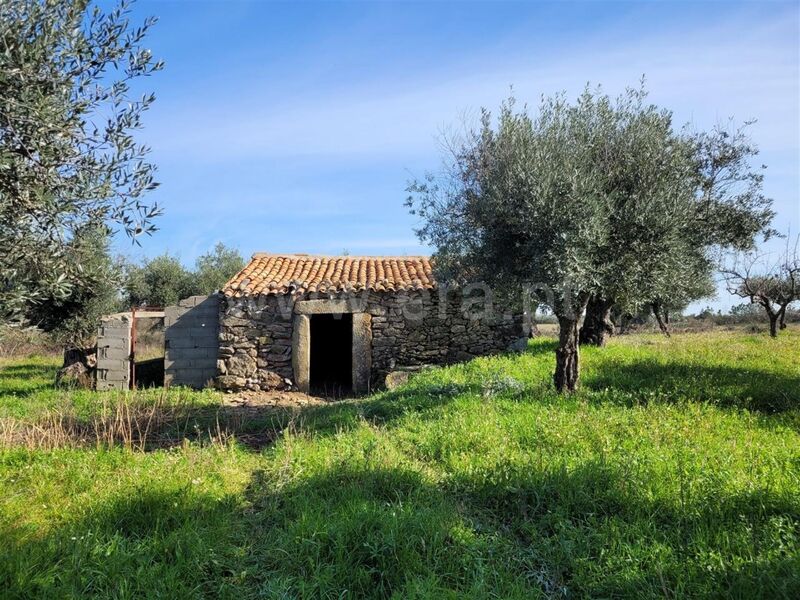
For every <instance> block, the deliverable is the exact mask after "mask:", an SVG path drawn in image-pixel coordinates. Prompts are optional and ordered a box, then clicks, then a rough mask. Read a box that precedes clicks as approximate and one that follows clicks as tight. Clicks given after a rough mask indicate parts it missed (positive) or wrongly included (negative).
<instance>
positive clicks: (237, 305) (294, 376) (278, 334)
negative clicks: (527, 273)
mask: <svg viewBox="0 0 800 600" xmlns="http://www.w3.org/2000/svg"><path fill="white" fill-rule="evenodd" d="M164 319H165V322H164V324H165V358H164V369H165V377H164V382H165V384H166V385H188V386H192V387H203V386H206V385H215V386H217V387H218V388H220V389H224V390H243V389H248V390H270V389H286V388H292V389H298V390H300V391H313V392H317V393H323V394H331V393H333V394H335V395H339V394H342V393H350V392H352V393H363V392H367V391H369V390H370V389H374V388H376V387H381V386H382V385H383V383H384V381H385V379H386V376H387V375H388V374H389V373H393V372H398V371H399V372H403V371H409V370H416V369H419V368H421V367H423V366H425V365H438V364H447V363H452V362H457V361H463V360H468V359H470V358H473V357H475V356H480V355H485V354H491V353H497V352H503V351H506V350H509V349H515V348H516V349H519V348H520V347H522V346H524V344H525V342H526V335H525V332H524V331H523V318H522V314H521V313H520V312H513V311H504V310H503V309H502V307H499V306H497V305H495V304H493V303H492V299H491V295H490V294H489V293H488V291H487V290H486V289H484V287H483V286H466V287H463V288H460V287H458V288H457V287H449V286H446V285H439V284H438V283H437V281H435V279H434V276H433V268H432V265H431V260H430V259H429V258H428V257H423V256H398V257H388V256H387V257H385V256H363V257H361V256H310V255H305V254H255V255H254V256H253V258H252V259H251V261H250V263H249V264H248V265H247V266H246V267H245V268H244V269H242V271H241V272H239V273H238V274H236V275H235V276H234V277H233V278H232V279H231V280H230V281H229V282H228V283H227V284H226V285H225V286H224V287H223V289H222V290H221V291H220V292H219V293H217V294H213V295H211V296H207V297H206V296H198V297H193V298H188V299H186V300H183V301H181V302H180V303H179V305H178V306H174V307H166V308H165V309H164ZM109 325H110V326H109V331H112V332H121V331H124V327H120V325H119V323H117V322H114V323H110V324H109ZM112 342H113V344H112V345H114V346H115V348H114V349H111V348H110V349H109V351H110V352H111V353H112V354H113V355H114V356H115V357H116V356H117V355H118V354H119V355H120V356H121V355H122V354H124V352H121V353H120V352H118V351H117V350H116V349H117V348H121V345H120V343H119V342H118V341H113V340H112ZM103 344H104V339H103V336H102V328H101V336H100V340H99V342H98V376H97V380H98V387H115V386H114V385H105V386H101V382H102V381H104V377H108V376H109V374H110V373H111V372H110V371H108V372H107V373H106V374H105V375H104V373H103V370H102V369H101V364H102V363H103V361H102V357H103V354H104V353H103ZM122 345H124V344H122ZM115 352H116V353H115ZM114 364H116V363H114ZM124 368H125V367H124V365H122V366H120V367H119V369H123V370H124ZM112 378H113V377H112Z"/></svg>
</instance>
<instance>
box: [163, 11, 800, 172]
mask: <svg viewBox="0 0 800 600" xmlns="http://www.w3.org/2000/svg"><path fill="white" fill-rule="evenodd" d="M794 16H795V15H794V14H793V13H792V14H791V15H787V14H780V13H778V14H776V15H775V16H774V17H773V18H772V19H771V20H769V21H767V22H762V23H760V24H759V25H757V26H754V24H753V23H752V22H751V21H750V20H749V19H745V18H738V19H732V20H727V21H721V22H719V23H718V24H717V25H716V26H711V27H709V25H708V23H698V24H695V25H693V26H691V25H690V26H689V27H687V28H685V29H682V30H680V31H675V30H671V31H668V32H664V33H661V34H658V35H653V34H652V32H650V33H639V34H636V35H631V34H630V33H629V32H628V31H625V30H621V31H619V32H616V33H619V37H618V38H612V36H611V35H610V33H609V32H605V33H603V34H598V35H596V36H594V37H593V38H591V39H587V40H584V42H583V43H582V44H580V45H577V46H572V47H571V48H569V49H568V50H566V51H563V53H561V54H559V55H558V56H555V57H554V56H553V54H552V53H547V54H546V59H542V58H540V56H541V55H543V53H542V52H541V49H539V50H537V48H536V47H535V46H532V47H531V49H530V51H529V54H528V55H527V56H526V58H524V59H522V60H517V61H514V62H509V61H507V60H506V59H505V58H504V55H503V54H502V53H500V54H499V55H497V56H482V57H480V58H479V59H476V61H477V64H476V61H473V62H471V61H469V60H465V61H464V62H460V63H458V62H457V63H455V64H448V65H440V66H436V65H432V66H431V68H430V69H429V70H428V71H427V72H423V73H419V74H416V75H414V76H413V77H412V76H409V75H407V74H406V75H403V76H400V77H398V76H396V74H393V73H387V74H386V75H385V76H383V77H380V78H376V79H372V80H368V81H364V82H362V83H361V84H360V85H359V86H358V87H355V88H349V89H313V88H310V89H308V90H307V93H306V94H305V95H304V96H303V97H302V99H301V100H300V101H294V99H293V101H292V102H291V103H288V102H283V103H279V102H271V103H266V104H260V103H259V98H260V97H267V94H266V93H265V92H264V90H263V89H259V87H258V86H254V87H252V88H248V89H245V90H241V89H237V90H230V92H229V94H228V95H225V94H222V95H220V96H219V97H217V98H214V99H213V101H212V102H206V103H204V104H203V105H202V106H198V107H196V108H194V109H190V110H188V111H186V110H182V111H173V110H171V108H170V107H166V110H167V111H168V112H169V119H168V120H166V121H164V122H161V123H158V124H157V129H158V132H159V137H158V139H157V140H155V141H154V145H156V146H157V148H158V149H159V154H162V155H167V156H169V155H172V156H175V155H180V156H181V157H182V158H191V159H192V160H196V161H200V162H204V161H209V162H218V161H236V160H241V159H243V158H247V159H252V158H253V157H255V156H257V157H261V158H262V159H265V160H276V161H285V160H293V159H311V160H313V159H321V158H327V159H332V160H336V161H346V160H350V159H352V158H358V159H359V160H366V161H370V160H377V161H381V160H396V159H398V158H402V157H419V155H420V154H421V153H422V154H425V155H429V154H430V153H431V152H433V151H434V150H435V144H434V142H433V137H434V135H435V133H436V132H437V131H438V130H439V129H440V128H441V127H442V126H444V125H446V124H448V123H452V122H453V120H454V118H456V117H457V116H458V114H460V113H461V112H462V111H464V110H470V109H475V108H477V107H479V106H481V105H486V106H489V107H494V106H496V105H497V104H498V102H499V101H500V100H501V99H502V97H503V95H504V94H507V92H508V89H509V86H510V85H513V86H514V88H515V90H516V93H517V95H518V96H519V97H520V98H521V99H525V100H529V99H533V100H535V99H536V98H538V96H539V95H540V94H541V93H550V92H553V91H557V90H562V89H564V90H567V91H568V92H570V93H577V91H578V90H579V89H580V88H581V87H582V86H583V85H584V84H585V83H586V82H588V81H592V82H598V83H602V84H603V85H604V86H605V87H606V89H608V90H609V91H610V92H612V93H616V92H619V91H621V90H622V88H623V87H624V86H625V85H630V84H632V83H635V82H636V81H637V79H638V78H639V77H640V76H641V75H642V74H647V76H648V79H649V88H650V89H651V90H652V94H653V99H654V100H655V101H657V102H659V103H661V104H663V105H665V106H669V107H672V108H674V109H675V111H676V117H677V118H678V120H679V121H686V120H691V121H694V122H696V123H698V124H700V125H702V126H707V125H708V124H709V123H710V122H713V121H716V120H723V119H725V118H727V117H728V116H731V115H734V116H736V117H737V118H738V119H740V120H744V119H749V118H753V117H755V118H758V120H759V123H758V125H757V126H756V127H757V129H756V131H755V133H756V134H757V138H758V140H759V141H760V143H761V144H762V146H764V147H769V148H770V149H773V150H786V149H793V150H796V149H797V146H798V140H797V127H798V115H797V108H798V57H797V52H796V42H797V23H796V20H795V18H793V17H794ZM611 33H614V32H611ZM792 42H794V43H792ZM793 48H794V50H792V49H793ZM559 50H562V49H559ZM520 54H526V53H525V52H524V51H520V49H519V48H518V49H517V52H516V53H515V55H517V56H519V55H520ZM270 85H277V86H282V85H284V82H280V81H278V82H270ZM287 85H288V84H287ZM270 97H273V98H274V94H270ZM198 123H202V124H203V125H202V127H198V126H197V124H198Z"/></svg>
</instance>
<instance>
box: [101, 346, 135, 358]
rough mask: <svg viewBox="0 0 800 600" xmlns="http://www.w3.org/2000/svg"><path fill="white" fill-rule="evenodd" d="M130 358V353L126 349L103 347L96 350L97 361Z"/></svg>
mask: <svg viewBox="0 0 800 600" xmlns="http://www.w3.org/2000/svg"><path fill="white" fill-rule="evenodd" d="M129 357H130V352H129V351H128V349H127V348H109V347H108V346H104V347H102V348H98V349H97V360H98V361H99V360H101V359H108V360H115V359H116V360H125V359H127V358H129Z"/></svg>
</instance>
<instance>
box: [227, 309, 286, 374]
mask: <svg viewBox="0 0 800 600" xmlns="http://www.w3.org/2000/svg"><path fill="white" fill-rule="evenodd" d="M293 307H294V303H293V301H292V299H291V298H289V297H288V296H261V297H258V298H255V299H241V300H236V299H230V298H227V299H223V300H222V302H221V310H220V317H219V318H220V327H219V361H218V363H217V371H218V377H217V384H218V385H219V387H221V388H223V389H241V388H248V389H276V388H282V387H286V386H288V385H289V384H290V383H291V381H292V378H293V372H292V310H293Z"/></svg>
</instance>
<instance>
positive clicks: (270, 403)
mask: <svg viewBox="0 0 800 600" xmlns="http://www.w3.org/2000/svg"><path fill="white" fill-rule="evenodd" d="M330 402H331V400H326V399H325V398H320V397H318V396H310V395H308V394H304V393H302V392H283V391H270V392H251V391H244V392H235V393H231V394H225V395H224V396H223V400H222V404H223V406H235V407H237V408H245V409H246V408H252V409H253V410H259V411H261V410H263V409H265V408H267V409H269V408H274V409H282V410H287V409H288V410H295V409H296V410H299V409H303V408H308V407H311V406H324V405H326V404H330Z"/></svg>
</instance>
